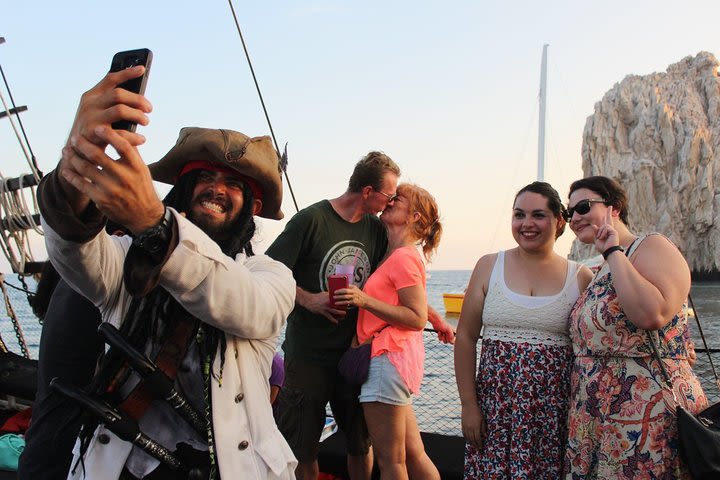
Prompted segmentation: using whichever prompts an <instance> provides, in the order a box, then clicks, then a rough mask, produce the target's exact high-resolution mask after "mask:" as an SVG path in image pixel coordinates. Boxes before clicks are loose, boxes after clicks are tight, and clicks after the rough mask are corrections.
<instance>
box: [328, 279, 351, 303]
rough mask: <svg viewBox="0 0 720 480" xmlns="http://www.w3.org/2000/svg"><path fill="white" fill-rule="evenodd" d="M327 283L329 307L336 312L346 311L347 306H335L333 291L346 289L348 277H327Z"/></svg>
mask: <svg viewBox="0 0 720 480" xmlns="http://www.w3.org/2000/svg"><path fill="white" fill-rule="evenodd" d="M327 281H328V295H329V296H330V306H331V307H332V308H336V309H338V310H346V309H347V305H343V306H338V305H335V298H334V295H335V290H340V289H341V288H347V287H348V285H349V283H348V277H347V275H337V274H335V275H328V277H327Z"/></svg>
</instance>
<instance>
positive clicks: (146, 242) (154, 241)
mask: <svg viewBox="0 0 720 480" xmlns="http://www.w3.org/2000/svg"><path fill="white" fill-rule="evenodd" d="M172 220H173V215H172V212H171V211H170V210H169V209H168V208H167V207H165V213H164V214H163V218H162V220H160V223H158V224H157V225H155V226H153V227H150V228H148V229H147V230H144V231H142V232H140V233H139V234H138V235H137V236H136V237H135V238H134V239H133V242H132V244H133V246H135V247H137V248H139V249H140V250H141V251H143V252H145V253H146V254H147V255H148V256H149V257H150V258H151V259H152V260H153V261H154V262H155V263H157V264H160V263H161V262H162V261H163V260H164V259H165V255H166V254H167V249H168V247H169V246H170V238H171V235H172V230H171V228H172Z"/></svg>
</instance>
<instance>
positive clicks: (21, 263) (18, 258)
mask: <svg viewBox="0 0 720 480" xmlns="http://www.w3.org/2000/svg"><path fill="white" fill-rule="evenodd" d="M0 75H2V79H3V83H4V85H5V89H6V90H7V93H8V96H9V97H10V103H11V105H12V108H13V109H14V111H15V112H16V113H15V114H14V115H13V114H12V113H11V111H12V110H11V109H10V108H9V107H8V103H7V101H6V100H5V96H4V95H3V93H2V91H0V103H2V106H3V108H4V110H5V111H6V112H7V113H8V115H7V117H8V121H9V122H10V126H11V127H12V129H13V132H14V133H15V137H16V138H17V141H18V143H19V145H20V147H21V149H22V151H23V154H24V155H25V159H26V160H27V163H28V165H29V167H30V171H31V172H32V175H33V177H34V179H35V184H37V183H39V181H40V178H41V177H42V173H41V172H40V169H39V168H38V166H37V162H36V161H35V154H34V153H33V151H32V147H31V146H30V142H29V140H28V138H27V134H26V132H25V127H24V126H23V124H22V120H21V119H20V115H19V114H18V113H17V111H18V109H17V106H16V104H15V99H14V98H13V95H12V92H11V90H10V85H9V84H8V81H7V77H6V76H5V72H4V71H3V69H2V66H0ZM16 119H17V124H18V125H16V124H15V121H16ZM18 126H19V130H18ZM21 133H22V136H21ZM18 183H19V185H18V188H17V189H16V190H11V189H10V188H9V185H8V179H7V178H6V177H5V176H4V175H3V174H2V172H0V218H2V219H4V220H5V224H4V225H2V226H0V245H1V246H2V251H3V254H4V255H5V258H7V260H8V261H9V262H10V265H11V266H12V268H13V270H14V271H16V272H24V271H25V263H26V262H31V261H33V255H32V250H31V248H30V238H29V236H28V231H29V230H33V231H35V232H36V233H38V234H40V235H42V234H43V232H42V229H41V228H40V225H38V224H37V223H35V220H34V219H33V215H34V214H38V213H39V208H38V204H37V197H36V195H35V189H34V187H33V186H32V185H29V186H27V187H26V186H24V185H23V176H22V175H20V176H19V177H18ZM25 188H30V192H29V193H30V197H31V198H32V208H30V206H29V205H28V200H27V197H26V195H25V194H24V193H23V190H24V189H25Z"/></svg>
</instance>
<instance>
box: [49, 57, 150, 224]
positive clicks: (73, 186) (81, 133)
mask: <svg viewBox="0 0 720 480" xmlns="http://www.w3.org/2000/svg"><path fill="white" fill-rule="evenodd" d="M145 50H146V49H145ZM129 52H135V51H129ZM151 56H152V55H151V54H150V53H149V50H147V53H143V54H137V53H136V54H129V53H128V52H120V53H118V54H116V55H115V56H114V57H113V58H114V59H117V62H116V61H115V60H114V61H113V63H114V65H115V69H117V68H119V67H118V66H122V65H126V66H127V68H120V70H119V71H116V72H109V73H108V74H106V75H105V77H104V78H103V79H102V80H100V82H98V84H97V85H95V86H94V87H93V88H91V89H90V90H88V91H87V92H85V93H84V94H83V95H82V97H81V99H80V104H79V105H78V109H77V113H76V115H75V120H74V122H73V125H72V128H71V130H70V136H69V138H68V142H67V145H66V147H65V148H64V149H63V155H62V159H61V161H60V164H59V166H58V168H59V173H60V185H61V186H62V188H63V190H64V192H65V194H66V198H67V200H68V201H69V203H70V204H71V205H72V209H73V211H74V212H76V213H80V212H82V211H84V209H85V208H87V206H88V205H89V203H90V198H89V195H88V193H89V192H87V191H82V190H84V189H79V188H78V186H81V187H87V186H88V185H83V184H81V183H79V182H78V180H79V179H84V181H87V182H90V183H93V184H94V183H95V182H97V181H99V180H100V177H98V178H96V179H95V180H93V179H91V178H89V174H88V172H92V171H93V170H92V168H98V167H99V168H101V169H102V168H103V167H102V166H101V165H100V164H99V163H101V162H102V159H103V157H104V156H103V154H102V152H103V151H104V150H105V148H106V147H107V145H108V136H107V135H99V134H98V132H99V131H101V130H102V129H110V128H111V124H113V125H115V124H116V122H119V121H126V122H128V124H127V125H129V124H131V123H132V124H137V123H140V124H141V125H147V124H148V123H149V118H148V115H147V114H148V113H149V112H150V111H151V110H152V105H151V104H150V102H148V100H147V99H146V98H145V97H144V96H143V95H141V94H139V93H140V92H141V91H142V90H143V89H144V84H146V83H147V67H146V65H144V64H142V63H143V62H145V63H146V64H147V63H148V61H149V60H150V59H151ZM132 63H137V65H135V66H129V65H128V64H132ZM121 85H130V86H131V88H134V89H137V90H138V93H135V92H130V91H129V90H126V89H124V88H123V89H119V88H118V87H119V86H121ZM133 85H135V86H133ZM120 107H122V108H120ZM131 130H134V127H133V128H132V129H130V130H115V131H116V132H117V133H118V134H119V135H120V136H121V137H122V138H123V139H125V140H126V141H127V142H128V143H129V144H130V145H131V146H132V147H137V146H138V145H142V144H143V143H145V137H144V136H142V135H140V134H137V133H134V132H133V131H131ZM83 142H89V143H90V144H92V145H94V146H96V147H98V149H97V150H96V151H94V152H93V154H90V153H89V151H88V150H87V149H85V151H80V149H79V148H78V145H82V144H83ZM108 173H109V170H108V171H105V174H108ZM148 175H149V174H148ZM78 177H79V178H78ZM71 179H72V180H73V181H71Z"/></svg>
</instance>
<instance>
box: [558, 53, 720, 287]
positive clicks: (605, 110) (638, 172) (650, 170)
mask: <svg viewBox="0 0 720 480" xmlns="http://www.w3.org/2000/svg"><path fill="white" fill-rule="evenodd" d="M582 168H583V173H584V175H585V176H590V175H606V176H609V177H612V178H615V179H616V180H618V181H619V182H620V184H622V185H623V186H624V187H625V189H626V190H627V193H628V197H629V203H630V207H629V220H630V227H631V230H633V231H634V232H637V233H643V232H650V231H658V232H661V233H664V234H665V235H667V236H668V237H669V238H670V239H671V240H672V241H673V242H675V244H676V245H678V246H679V247H680V250H681V251H682V252H683V254H684V255H685V257H686V258H687V261H688V264H689V265H690V268H691V270H692V271H693V272H696V273H703V272H711V273H715V274H717V272H719V271H720V78H719V77H718V60H717V59H716V58H715V57H714V56H713V55H712V54H710V53H708V52H700V53H698V54H697V55H696V56H695V57H686V58H684V59H683V60H681V61H680V62H678V63H676V64H673V65H670V66H669V67H668V69H667V71H666V72H664V73H652V74H649V75H643V76H638V75H628V76H627V77H625V79H623V80H622V81H621V82H620V83H617V84H615V86H614V87H613V88H612V89H611V90H610V91H609V92H607V93H606V94H605V96H604V97H603V98H602V100H601V101H600V102H598V103H596V104H595V113H594V114H593V115H592V116H590V117H588V119H587V122H586V124H585V130H584V132H583V146H582ZM593 254H594V252H593V250H592V249H589V248H587V247H585V246H582V245H580V244H579V243H578V242H577V241H576V242H575V244H574V245H573V248H572V252H571V256H572V257H574V258H587V257H588V256H592V255H593Z"/></svg>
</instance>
